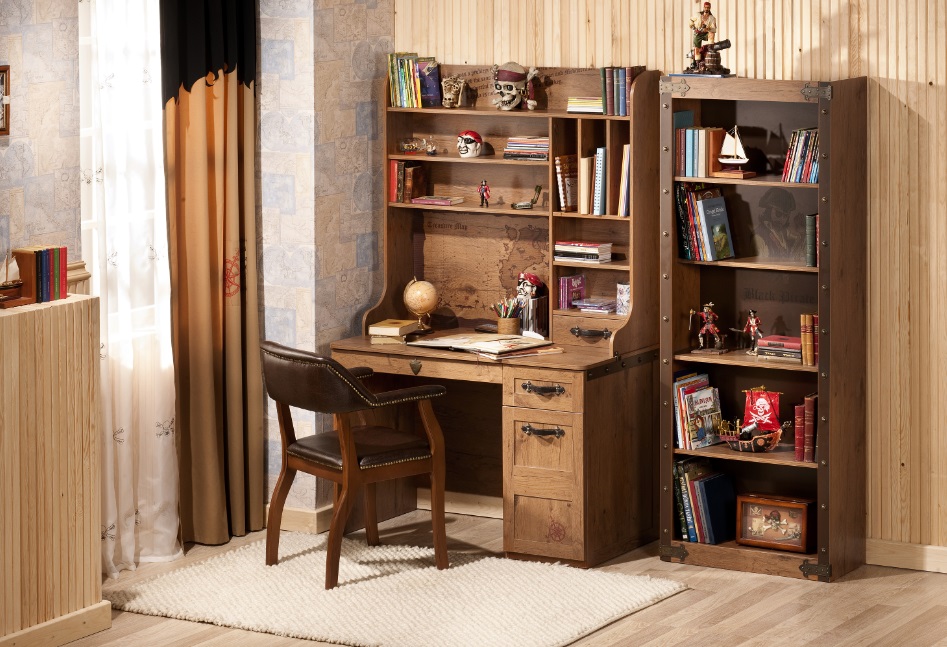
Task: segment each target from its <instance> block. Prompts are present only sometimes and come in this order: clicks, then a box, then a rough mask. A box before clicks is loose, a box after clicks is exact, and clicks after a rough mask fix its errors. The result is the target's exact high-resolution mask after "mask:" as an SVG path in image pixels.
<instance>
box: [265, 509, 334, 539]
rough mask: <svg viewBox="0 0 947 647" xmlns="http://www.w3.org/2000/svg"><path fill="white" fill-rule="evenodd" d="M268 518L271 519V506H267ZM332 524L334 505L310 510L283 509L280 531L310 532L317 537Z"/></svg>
mask: <svg viewBox="0 0 947 647" xmlns="http://www.w3.org/2000/svg"><path fill="white" fill-rule="evenodd" d="M266 518H267V519H269V518H270V505H269V504H267V505H266ZM330 523H332V504H331V503H330V504H328V505H324V506H322V507H321V508H316V509H314V510H309V509H306V508H289V507H284V508H283V517H282V518H281V519H280V524H279V527H280V530H293V531H296V532H308V533H310V534H313V535H317V534H319V533H320V532H325V531H326V530H328V529H329V524H330Z"/></svg>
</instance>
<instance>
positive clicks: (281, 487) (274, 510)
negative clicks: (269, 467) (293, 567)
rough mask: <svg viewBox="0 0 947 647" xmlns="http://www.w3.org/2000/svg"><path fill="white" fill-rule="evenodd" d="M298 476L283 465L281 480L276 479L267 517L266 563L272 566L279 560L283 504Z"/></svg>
mask: <svg viewBox="0 0 947 647" xmlns="http://www.w3.org/2000/svg"><path fill="white" fill-rule="evenodd" d="M295 478H296V470H294V469H288V468H287V467H286V465H283V469H282V470H281V471H280V475H279V480H277V481H276V490H275V491H274V492H273V498H272V499H270V514H269V516H268V517H267V519H266V565H267V566H272V565H273V564H276V563H277V562H279V532H280V520H281V519H282V518H283V506H284V505H285V504H286V495H287V494H289V488H290V487H292V485H293V479H295Z"/></svg>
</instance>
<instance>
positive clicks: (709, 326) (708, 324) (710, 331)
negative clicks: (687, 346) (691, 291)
mask: <svg viewBox="0 0 947 647" xmlns="http://www.w3.org/2000/svg"><path fill="white" fill-rule="evenodd" d="M713 306H714V302H713V301H711V302H710V303H705V304H704V307H703V309H702V310H701V311H700V312H697V311H696V310H691V318H693V317H694V315H695V314H696V315H697V316H698V317H700V320H701V322H702V325H701V327H700V331H699V332H698V333H697V340H698V342H699V344H700V345H699V346H698V347H697V348H698V350H700V349H703V347H704V335H713V336H714V348H716V349H720V348H723V340H722V339H721V338H720V330H719V329H718V328H717V319H718V318H719V317H717V313H715V312H714V311H713V310H712V308H713ZM688 328H690V326H688Z"/></svg>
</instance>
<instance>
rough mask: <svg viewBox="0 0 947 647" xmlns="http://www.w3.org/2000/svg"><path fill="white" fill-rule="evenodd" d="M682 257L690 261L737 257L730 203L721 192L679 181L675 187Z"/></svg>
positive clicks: (701, 185)
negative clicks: (731, 230)
mask: <svg viewBox="0 0 947 647" xmlns="http://www.w3.org/2000/svg"><path fill="white" fill-rule="evenodd" d="M675 214H676V218H677V232H678V233H677V243H678V250H677V252H678V256H679V257H680V258H683V259H686V260H690V261H719V260H722V259H725V258H733V257H734V256H735V252H734V249H733V236H732V234H731V233H730V218H729V216H728V214H727V203H726V200H725V199H724V198H723V196H722V194H721V192H720V189H718V188H707V187H706V185H704V184H690V183H688V182H679V183H678V184H677V185H676V187H675Z"/></svg>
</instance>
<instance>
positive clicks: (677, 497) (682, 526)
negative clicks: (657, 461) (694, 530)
mask: <svg viewBox="0 0 947 647" xmlns="http://www.w3.org/2000/svg"><path fill="white" fill-rule="evenodd" d="M678 463H679V461H675V462H674V463H673V464H672V465H671V477H672V478H671V482H672V483H673V486H674V508H675V510H676V511H677V524H678V529H679V530H680V531H681V538H682V539H683V540H684V541H688V540H689V536H688V533H687V517H685V516H684V500H683V498H682V496H681V480H680V477H681V473H680V471H679V470H678Z"/></svg>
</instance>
